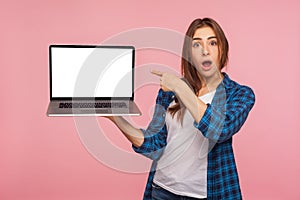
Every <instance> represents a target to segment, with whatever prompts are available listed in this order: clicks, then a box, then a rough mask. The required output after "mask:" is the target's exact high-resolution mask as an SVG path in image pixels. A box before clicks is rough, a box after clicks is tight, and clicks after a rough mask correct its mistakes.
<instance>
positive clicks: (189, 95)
mask: <svg viewBox="0 0 300 200" xmlns="http://www.w3.org/2000/svg"><path fill="white" fill-rule="evenodd" d="M174 92H175V94H176V96H177V97H178V98H179V100H180V101H181V103H182V104H184V106H185V107H186V108H187V109H188V110H189V112H190V113H191V115H192V116H193V118H194V120H195V121H196V122H197V123H199V122H200V120H201V118H202V116H203V115H204V113H205V110H206V108H207V105H206V104H205V103H204V102H203V101H201V100H200V99H199V98H198V97H197V96H196V95H195V93H194V92H193V91H192V90H191V88H190V87H189V86H188V85H187V84H185V83H184V82H182V83H180V84H178V85H177V87H176V88H175V90H174Z"/></svg>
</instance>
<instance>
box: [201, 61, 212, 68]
mask: <svg viewBox="0 0 300 200" xmlns="http://www.w3.org/2000/svg"><path fill="white" fill-rule="evenodd" d="M202 67H203V69H204V70H209V69H210V68H211V67H212V61H210V60H205V61H203V62H202Z"/></svg>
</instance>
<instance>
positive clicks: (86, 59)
mask: <svg viewBox="0 0 300 200" xmlns="http://www.w3.org/2000/svg"><path fill="white" fill-rule="evenodd" d="M133 66H134V48H133V47H111V46H109V47H105V46H97V47H96V46H64V45H52V46H50V67H51V68H50V70H51V72H50V73H51V83H50V84H51V95H52V98H61V97H63V98H70V97H71V98H73V97H88V98H94V97H96V98H97V97H99V98H103V97H126V98H131V97H132V96H133V73H132V72H133V71H132V70H133Z"/></svg>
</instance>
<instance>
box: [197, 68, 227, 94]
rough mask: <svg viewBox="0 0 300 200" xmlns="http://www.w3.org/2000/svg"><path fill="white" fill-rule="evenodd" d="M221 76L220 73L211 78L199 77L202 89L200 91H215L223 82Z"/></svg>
mask: <svg viewBox="0 0 300 200" xmlns="http://www.w3.org/2000/svg"><path fill="white" fill-rule="evenodd" d="M223 78H224V77H223V74H222V73H221V72H219V73H216V74H215V75H213V76H211V77H205V78H203V77H200V80H201V83H202V87H201V90H202V89H203V90H206V91H208V92H210V91H213V90H215V89H216V88H217V87H218V85H219V84H220V83H221V82H222V81H223Z"/></svg>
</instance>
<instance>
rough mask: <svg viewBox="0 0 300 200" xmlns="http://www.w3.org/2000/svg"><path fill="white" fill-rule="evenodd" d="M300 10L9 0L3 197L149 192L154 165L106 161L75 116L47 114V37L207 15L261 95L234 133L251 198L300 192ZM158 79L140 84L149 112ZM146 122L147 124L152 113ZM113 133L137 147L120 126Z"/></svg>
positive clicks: (71, 39)
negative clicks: (121, 166) (142, 169)
mask: <svg viewBox="0 0 300 200" xmlns="http://www.w3.org/2000/svg"><path fill="white" fill-rule="evenodd" d="M299 11H300V3H299V1H298V0H279V1H258V0H254V1H247V3H245V1H238V0H229V1H214V0H212V1H200V0H198V1H180V2H179V3H176V1H140V0H136V1H116V0H110V1H103V0H102V1H96V0H94V1H87V0H84V1H83V0H76V1H74V0H73V1H70V0H66V1H58V0H55V1H37V0H36V1H34V0H29V1H16V0H12V1H3V0H2V1H1V8H0V19H1V23H0V26H1V39H0V40H1V48H0V52H1V54H0V55H1V59H0V66H1V67H0V70H1V71H0V76H1V78H0V89H1V120H0V122H1V130H0V199H1V200H17V199H22V200H27V199H28V200H38V199H45V200H48V199H49V200H50V199H51V200H52V199H62V200H68V199H72V200H86V199H88V200H94V199H141V198H142V194H143V191H144V187H145V183H146V178H147V174H146V173H141V174H132V173H124V172H120V171H117V170H114V169H111V168H109V167H107V166H105V165H103V164H101V163H100V162H99V161H98V160H96V159H94V157H93V156H91V154H89V153H88V152H87V150H86V149H85V147H84V146H83V145H82V143H81V141H80V139H79V137H78V134H77V133H76V128H75V124H74V120H73V118H71V117H69V118H67V117H61V118H49V117H46V115H45V112H46V108H47V105H48V100H49V89H48V88H49V81H48V52H47V51H48V45H49V44H52V43H70V44H99V43H100V42H101V41H103V40H105V39H107V38H108V37H111V36H112V35H115V34H118V33H119V32H122V31H126V30H130V29H133V28H143V27H149V26H150V27H162V28H168V29H173V30H176V31H179V32H181V33H184V32H185V31H186V29H187V26H188V25H189V23H190V22H191V21H192V20H193V19H195V18H198V17H200V18H203V17H206V16H208V17H212V18H214V19H216V20H217V21H218V22H219V23H220V24H221V26H222V27H223V29H224V30H225V33H226V34H227V37H228V40H229V43H230V62H229V66H228V69H227V72H228V74H229V75H230V76H231V78H233V79H234V80H236V81H238V82H240V83H243V84H246V85H249V86H251V87H252V88H253V89H254V91H255V94H256V98H257V101H256V104H255V107H254V108H253V110H252V112H251V114H250V116H249V118H248V120H247V122H246V124H245V126H244V127H243V128H242V130H241V131H240V132H239V134H238V135H236V136H235V138H234V148H235V153H236V154H235V155H236V159H237V163H238V171H239V174H240V180H241V187H242V191H243V195H244V197H245V199H247V200H260V199H262V200H268V199H270V200H271V199H272V200H281V199H289V200H296V199H300V190H299V179H300V159H299V158H300V145H299V141H300V134H299V128H298V127H299V122H300V120H299V119H300V115H299V114H300V106H299V97H300V90H299V85H300V77H299V75H300V14H299V13H300V12H299ZM152 53H153V52H152ZM138 59H140V62H141V63H147V62H149V63H150V62H156V63H160V62H161V63H166V62H167V63H172V67H174V69H175V70H177V71H179V62H178V59H177V60H176V61H174V59H173V57H172V56H170V57H168V56H166V57H163V58H161V57H155V56H153V57H151V52H149V55H148V56H147V55H144V57H140V58H138ZM168 59H169V60H168ZM157 89H158V87H157V86H149V87H148V88H147V87H145V88H142V89H141V90H138V91H137V93H136V99H137V103H138V104H139V106H140V107H141V109H142V111H143V112H144V113H147V112H148V109H149V107H151V106H153V104H154V99H155V94H156V91H157ZM34 102H35V103H34ZM100 120H102V119H100ZM103 120H104V119H103ZM137 122H138V123H139V124H141V125H142V126H145V125H146V124H147V123H148V122H149V116H148V114H146V115H145V116H142V117H141V118H140V119H138V120H137ZM107 134H108V135H110V137H111V138H112V140H114V143H115V144H116V145H119V146H122V147H124V148H127V149H130V144H129V143H128V142H127V140H126V139H125V138H124V137H123V136H122V135H121V133H120V132H118V131H117V129H115V128H113V129H112V130H111V131H110V133H107Z"/></svg>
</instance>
